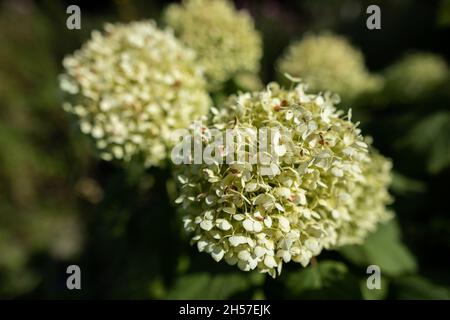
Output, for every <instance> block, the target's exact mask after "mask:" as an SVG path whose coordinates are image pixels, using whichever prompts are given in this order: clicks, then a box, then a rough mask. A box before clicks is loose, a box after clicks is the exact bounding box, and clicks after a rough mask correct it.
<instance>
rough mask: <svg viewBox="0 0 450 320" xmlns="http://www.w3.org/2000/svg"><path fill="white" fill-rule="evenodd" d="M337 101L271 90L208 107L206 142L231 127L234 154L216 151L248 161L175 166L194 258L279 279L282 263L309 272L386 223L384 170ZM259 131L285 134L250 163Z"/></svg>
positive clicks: (274, 87)
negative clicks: (318, 260)
mask: <svg viewBox="0 0 450 320" xmlns="http://www.w3.org/2000/svg"><path fill="white" fill-rule="evenodd" d="M335 101H336V97H335V96H332V95H330V94H329V93H325V94H323V95H322V94H319V95H316V94H309V93H306V92H305V87H304V85H303V84H299V85H297V86H296V87H295V88H294V89H292V90H285V89H282V88H281V87H280V86H279V85H278V84H276V83H271V84H269V85H268V86H267V88H266V90H263V91H261V92H254V93H242V94H239V95H237V96H233V97H231V98H230V99H229V100H228V101H227V102H226V103H225V104H224V105H223V106H222V107H221V108H220V109H215V108H213V109H212V114H211V116H210V117H209V120H208V124H207V125H205V126H204V127H201V128H200V131H201V134H202V143H203V145H208V144H209V139H210V132H211V131H212V130H217V129H218V130H225V129H233V130H236V131H238V132H239V135H240V136H238V139H236V142H235V143H236V144H237V146H236V148H235V149H233V150H230V149H228V147H224V148H220V145H219V146H218V149H217V150H219V152H220V150H221V152H220V154H221V156H222V157H228V156H229V155H230V152H236V151H235V150H241V151H242V150H244V154H246V153H247V154H246V157H245V158H244V161H239V160H236V161H234V162H231V163H230V162H226V161H215V162H214V161H212V162H211V161H209V162H208V163H210V164H206V162H205V163H204V164H190V165H184V166H182V167H181V168H180V173H179V175H178V180H179V182H180V197H179V198H178V199H177V203H179V204H180V205H181V208H182V209H181V210H182V213H183V215H184V227H185V229H186V230H188V231H189V232H191V233H192V234H193V237H192V242H193V243H195V244H196V245H197V248H198V250H199V251H202V252H207V253H209V254H210V255H211V256H212V258H213V259H214V260H216V261H220V260H222V259H224V260H225V261H226V262H227V263H229V264H231V265H237V266H238V267H239V268H240V269H241V270H244V271H250V270H255V269H256V270H258V271H259V272H262V273H269V274H270V275H271V276H273V277H275V276H276V274H277V273H278V274H279V273H280V272H281V269H282V265H283V263H287V262H289V261H291V260H292V261H294V262H298V263H300V264H301V265H303V266H306V265H307V264H308V263H309V262H310V260H311V259H312V258H313V257H314V256H316V255H318V254H319V253H320V252H321V250H322V249H324V248H325V249H327V248H333V247H335V246H337V245H340V244H347V243H356V242H360V241H361V240H362V238H363V237H364V236H365V235H366V233H367V232H369V231H372V230H373V228H374V226H375V225H376V224H377V223H378V222H379V221H382V220H384V218H385V217H387V214H386V212H385V208H384V207H385V204H386V203H387V198H388V194H387V191H386V185H387V183H388V180H389V179H388V175H389V164H388V163H387V162H386V161H385V160H383V159H382V158H379V157H378V156H376V157H375V158H373V159H372V158H371V155H370V153H369V146H368V144H367V143H366V142H365V141H364V138H363V137H362V135H361V132H360V129H358V127H357V125H355V124H354V123H352V122H351V114H350V113H349V114H348V115H343V112H342V111H338V110H337V109H336V108H335ZM263 127H265V128H267V127H269V128H277V129H278V130H279V131H280V132H282V134H281V135H280V136H279V140H278V141H277V144H276V145H275V146H273V148H271V152H265V153H264V154H262V153H261V152H259V153H258V154H256V156H257V157H258V158H259V159H260V161H258V162H257V163H256V164H252V163H253V162H251V161H248V160H250V159H251V158H252V157H253V156H255V155H254V154H251V153H250V152H249V150H255V148H254V146H253V145H252V144H253V143H255V140H254V139H253V133H252V129H254V128H263ZM236 159H238V158H237V157H236ZM225 163H226V164H225ZM267 168H270V171H269V173H267V172H266V173H264V172H265V171H264V170H263V169H267ZM372 192H373V193H375V195H374V194H371V193H372Z"/></svg>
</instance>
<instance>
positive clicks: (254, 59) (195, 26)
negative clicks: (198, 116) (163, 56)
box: [164, 0, 262, 89]
mask: <svg viewBox="0 0 450 320" xmlns="http://www.w3.org/2000/svg"><path fill="white" fill-rule="evenodd" d="M164 19H165V21H166V23H167V24H168V25H169V26H170V27H172V28H173V29H174V30H175V34H176V35H177V36H178V37H179V39H181V40H182V41H183V42H184V43H185V44H186V45H187V46H189V47H190V48H192V49H194V50H195V51H196V52H197V54H198V58H199V62H200V64H201V65H202V66H203V67H204V69H205V74H206V77H207V79H208V83H209V86H210V89H217V88H218V87H220V85H221V84H222V83H223V82H225V81H227V80H229V79H231V78H233V77H234V76H236V75H237V74H238V73H240V72H252V73H256V72H257V71H258V69H259V61H260V59H261V56H262V43H261V42H262V41H261V36H260V35H259V33H258V32H257V31H256V30H255V26H254V23H253V20H252V18H251V17H250V15H249V14H247V13H246V12H244V11H237V10H236V9H235V8H234V6H233V4H232V3H231V2H230V1H227V0H186V1H183V3H182V4H181V5H178V4H173V5H171V6H169V7H168V9H167V10H166V12H165V14H164Z"/></svg>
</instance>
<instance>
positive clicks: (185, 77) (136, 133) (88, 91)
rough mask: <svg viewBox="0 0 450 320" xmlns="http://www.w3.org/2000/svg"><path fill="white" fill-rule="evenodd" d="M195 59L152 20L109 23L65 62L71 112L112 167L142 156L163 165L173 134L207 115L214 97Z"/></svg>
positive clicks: (148, 163)
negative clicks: (115, 163)
mask: <svg viewBox="0 0 450 320" xmlns="http://www.w3.org/2000/svg"><path fill="white" fill-rule="evenodd" d="M195 59H196V58H195V53H194V52H193V51H192V50H191V49H188V48H186V47H184V45H182V44H181V43H180V42H179V41H178V40H177V39H176V38H175V37H174V35H173V34H172V33H171V32H169V31H163V30H160V29H158V28H157V27H156V25H155V23H154V22H152V21H143V22H134V23H130V24H127V25H125V24H115V25H113V24H107V25H106V26H105V30H104V32H103V33H101V32H99V31H94V32H93V33H92V37H91V39H90V40H89V41H88V42H87V43H86V44H85V45H84V46H83V47H82V48H81V49H80V50H78V51H76V52H75V53H74V54H73V55H71V56H68V57H66V58H65V59H64V62H63V64H64V67H65V74H63V75H61V77H60V84H61V88H62V89H63V90H64V91H66V92H67V93H69V94H70V95H72V99H71V102H66V103H65V104H64V108H65V110H67V111H68V112H71V113H73V114H75V115H76V116H77V117H78V119H79V124H80V128H81V130H82V132H84V133H86V134H89V135H91V136H92V137H93V138H94V139H95V140H96V144H97V147H98V148H99V149H100V150H101V157H102V158H103V159H105V160H111V159H123V160H125V161H128V160H130V159H131V158H133V157H134V156H135V155H140V156H142V157H143V160H144V163H145V165H146V166H151V165H161V163H162V161H164V159H166V157H167V152H168V149H169V148H170V147H171V144H170V135H171V132H172V130H174V129H177V128H184V127H186V126H188V124H189V123H190V121H191V120H193V119H195V118H196V117H197V116H200V115H202V114H205V113H206V112H207V110H208V108H209V106H210V98H209V95H208V93H207V91H206V89H205V86H206V85H205V81H204V79H203V75H202V72H201V69H200V68H199V67H198V66H197V64H196V63H195Z"/></svg>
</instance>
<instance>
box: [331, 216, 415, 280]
mask: <svg viewBox="0 0 450 320" xmlns="http://www.w3.org/2000/svg"><path fill="white" fill-rule="evenodd" d="M339 252H341V254H342V255H343V256H344V257H346V258H347V259H348V260H350V261H351V262H353V263H354V264H355V265H358V266H361V267H367V266H369V265H372V264H375V265H378V266H379V267H380V269H381V273H382V274H385V275H389V276H393V277H395V276H399V275H402V274H408V273H414V272H415V271H416V269H417V266H416V261H415V259H414V257H413V255H412V254H411V252H410V251H409V250H408V248H407V247H406V246H405V245H404V244H403V243H401V241H400V231H399V228H398V225H397V224H396V223H395V221H391V222H389V223H387V224H384V225H380V226H379V228H378V230H377V232H375V233H373V234H371V235H370V236H369V237H367V239H366V241H365V242H364V244H363V245H361V246H345V247H342V248H341V249H340V250H339Z"/></svg>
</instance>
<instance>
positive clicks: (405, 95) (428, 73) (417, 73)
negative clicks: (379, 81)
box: [385, 53, 449, 102]
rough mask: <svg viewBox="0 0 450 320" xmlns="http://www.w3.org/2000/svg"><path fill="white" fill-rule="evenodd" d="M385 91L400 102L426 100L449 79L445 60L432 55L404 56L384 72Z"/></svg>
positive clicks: (416, 54)
mask: <svg viewBox="0 0 450 320" xmlns="http://www.w3.org/2000/svg"><path fill="white" fill-rule="evenodd" d="M385 78H386V90H387V91H388V94H389V96H391V97H393V98H394V99H395V100H397V101H400V102H410V101H414V100H416V99H421V98H426V97H429V96H430V95H431V94H433V92H434V90H435V89H437V88H438V87H439V86H440V85H442V84H443V83H445V82H446V80H447V79H448V78H449V69H448V66H447V63H446V62H445V60H444V59H443V58H442V57H440V56H438V55H435V54H432V53H415V54H411V55H408V56H405V57H404V58H402V59H401V60H400V61H398V62H397V63H395V64H393V65H392V66H390V67H388V68H387V70H386V71H385Z"/></svg>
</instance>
